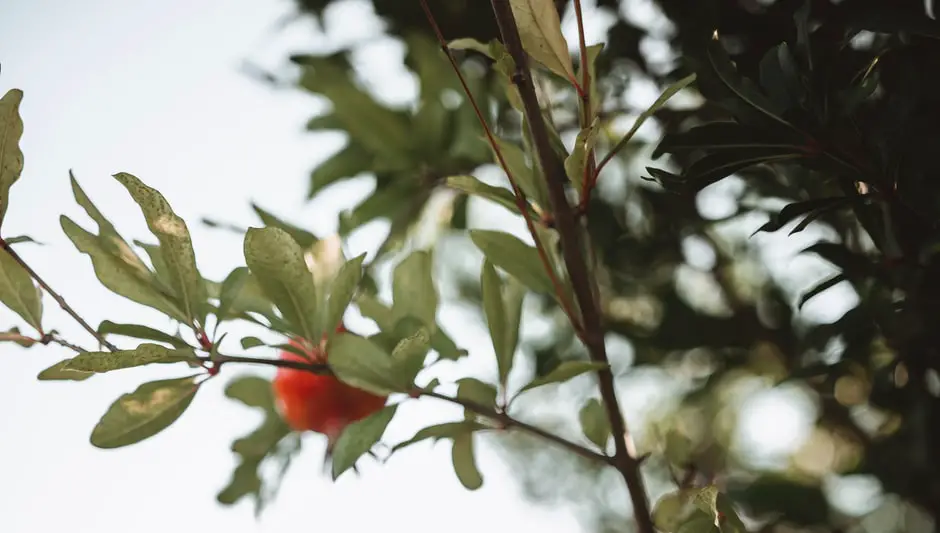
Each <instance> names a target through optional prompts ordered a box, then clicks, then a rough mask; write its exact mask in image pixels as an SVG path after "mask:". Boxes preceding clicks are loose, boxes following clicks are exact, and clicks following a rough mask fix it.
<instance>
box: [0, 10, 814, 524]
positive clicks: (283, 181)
mask: <svg viewBox="0 0 940 533" xmlns="http://www.w3.org/2000/svg"><path fill="white" fill-rule="evenodd" d="M367 4H368V3H367V2H351V3H350V5H349V6H347V7H346V8H344V9H338V10H336V11H335V12H333V13H332V14H331V15H332V16H333V17H335V18H334V19H333V20H336V21H338V22H340V23H341V28H342V30H341V31H337V32H334V33H333V34H332V35H330V36H329V39H334V40H335V39H356V38H358V37H362V36H369V35H373V34H374V32H375V29H376V27H375V25H374V20H373V19H372V18H370V16H369V13H368V10H367V9H365V8H364V6H365V5H367ZM290 9H291V5H290V3H289V2H286V1H276V0H200V1H199V2H187V1H185V0H161V1H160V2H155V1H141V2H124V1H120V0H84V1H82V2H74V1H73V2H65V1H61V0H5V1H4V7H3V16H2V17H0V62H2V75H0V92H6V91H7V90H8V89H9V88H12V87H18V88H21V89H23V90H24V91H25V98H24V101H23V105H22V109H21V112H22V114H23V117H24V121H25V124H26V126H25V135H24V138H23V141H22V147H23V150H24V152H25V157H26V169H25V172H24V174H23V177H22V180H21V181H20V182H19V183H17V185H16V186H15V187H14V188H13V191H12V198H13V201H12V205H11V208H10V210H9V214H8V216H7V219H6V221H5V224H4V230H5V231H6V232H9V233H10V234H21V233H27V234H29V235H31V236H32V237H34V238H36V239H37V240H39V241H42V242H44V243H46V246H43V247H39V246H29V245H26V246H21V247H20V248H19V249H20V250H21V253H22V254H23V255H24V256H25V257H26V258H27V260H28V261H29V262H30V263H31V264H32V265H33V266H34V267H35V268H36V269H37V270H38V271H39V272H40V273H41V274H42V275H43V276H44V277H45V278H46V279H47V281H49V282H50V283H51V284H52V285H53V286H54V287H56V288H58V289H59V290H60V292H62V293H63V295H64V296H65V297H66V299H67V300H69V301H70V302H71V303H72V304H73V305H74V306H75V307H77V308H78V309H79V310H80V311H81V313H82V314H83V315H84V316H85V318H86V319H88V320H89V322H91V323H92V324H98V323H99V322H100V321H101V320H103V319H105V318H108V319H112V320H118V321H123V322H136V323H146V324H150V325H154V326H157V327H160V326H161V325H164V324H165V322H163V321H162V320H161V317H160V316H159V315H158V314H156V313H155V312H152V311H149V310H147V309H144V308H142V307H140V306H138V305H136V304H133V303H131V302H129V301H127V300H124V299H122V298H119V297H116V296H114V295H112V294H110V293H108V292H107V291H106V290H105V289H103V288H102V287H101V286H100V285H99V284H98V283H97V281H96V280H95V279H94V274H93V271H92V269H91V265H90V263H89V261H88V260H87V258H86V257H85V256H83V255H80V254H79V253H78V252H77V251H75V249H74V248H73V247H72V246H71V243H69V242H68V240H67V239H66V238H65V236H64V235H63V234H62V231H61V229H60V227H59V222H58V216H59V214H61V213H66V214H68V215H69V216H71V217H73V218H75V219H76V220H77V221H79V223H81V224H87V220H86V219H85V218H84V216H83V213H82V212H81V210H80V208H78V207H77V206H76V205H75V203H74V201H73V199H72V197H71V194H70V191H69V185H68V169H69V168H72V169H74V171H75V173H76V175H77V177H78V178H79V180H80V182H81V183H82V186H83V187H84V188H85V190H86V192H88V193H89V194H90V195H91V197H92V199H93V200H94V201H95V202H96V203H97V204H98V205H99V207H101V208H102V209H103V210H104V211H105V213H106V215H108V216H109V217H110V218H111V219H112V221H115V223H116V224H117V226H118V227H119V229H120V230H121V231H122V232H123V233H124V235H125V236H127V237H131V238H143V239H145V240H147V239H149V240H152V237H149V234H148V232H147V231H146V226H145V225H144V223H143V220H142V218H141V217H140V214H139V211H138V209H137V207H136V205H135V204H133V202H132V201H131V200H130V198H129V197H128V196H127V194H126V192H125V191H124V190H123V188H122V187H120V185H118V184H117V183H116V182H114V180H112V179H111V178H110V177H109V176H110V175H111V174H113V173H115V172H119V171H127V172H130V173H133V174H135V175H137V176H138V177H140V178H141V179H143V180H144V181H145V182H147V183H149V184H151V185H153V186H155V187H157V188H158V189H159V190H160V191H161V192H163V194H164V195H165V196H166V197H167V198H168V199H169V200H170V202H171V203H172V205H173V206H174V208H175V209H176V211H177V212H178V213H179V214H180V215H181V216H182V217H184V218H185V219H186V220H187V221H188V222H189V226H190V230H191V232H192V234H193V239H194V241H195V248H196V251H197V255H198V260H199V265H200V267H201V269H202V271H203V274H204V275H206V276H208V277H211V278H214V279H221V278H222V277H223V276H224V275H225V274H226V273H228V271H230V270H231V268H233V267H234V266H237V265H241V264H243V260H242V257H241V241H240V239H239V238H238V237H237V236H234V235H230V234H228V233H225V232H221V231H213V230H209V229H206V228H205V227H203V226H202V225H201V224H199V223H198V220H199V219H200V217H202V216H211V217H213V218H217V219H224V220H229V221H232V222H234V223H236V224H239V225H250V224H255V223H256V220H255V218H254V216H253V214H252V213H251V211H250V209H249V206H248V203H249V201H250V200H255V201H257V202H259V203H260V204H261V205H262V206H265V207H267V208H270V209H272V210H275V211H276V212H278V213H279V214H281V215H283V216H286V217H289V218H291V219H292V220H294V221H296V222H298V223H300V224H302V225H305V226H307V227H309V228H311V229H313V230H314V231H316V232H318V233H320V234H325V233H326V232H328V231H330V230H331V229H332V228H333V227H334V224H335V220H336V217H335V215H336V212H337V206H338V205H339V206H345V205H349V203H350V201H354V200H355V197H356V196H357V195H361V194H362V192H363V191H362V190H361V188H355V187H353V188H349V189H345V190H338V191H333V192H332V193H331V194H330V195H328V196H324V198H321V200H320V201H318V202H317V203H315V204H307V203H305V201H304V199H303V198H304V195H305V192H306V187H307V175H308V173H309V171H310V169H311V168H312V167H313V165H314V164H315V163H316V162H318V161H320V160H322V159H324V158H325V157H326V156H327V155H328V154H329V152H331V151H332V150H334V149H335V148H337V147H338V144H337V142H333V141H338V139H325V140H324V138H323V137H315V136H311V135H308V134H305V133H304V132H303V124H304V123H305V121H306V120H307V119H308V118H309V117H310V116H311V115H312V114H313V113H314V112H315V111H316V109H318V108H319V105H320V104H319V103H318V102H316V101H315V100H314V99H313V98H310V97H308V96H305V95H302V94H298V93H294V92H274V91H272V90H271V89H269V88H267V87H265V86H262V85H260V84H258V83H257V82H255V81H253V80H251V79H249V78H247V77H245V76H244V75H242V74H240V73H239V72H238V66H239V64H240V63H241V61H242V60H244V59H253V60H254V61H256V62H258V63H261V64H266V65H272V66H273V65H277V64H279V63H280V62H281V61H282V60H283V59H284V58H285V57H286V55H287V53H289V52H293V51H298V50H305V49H307V50H312V49H316V47H318V46H323V45H324V44H325V43H326V42H327V41H326V40H325V39H323V38H319V39H317V38H315V36H314V32H313V31H311V28H310V26H309V25H308V24H307V23H300V24H297V25H295V26H292V27H291V28H289V29H288V30H286V31H284V32H281V33H278V34H272V33H271V32H272V26H273V24H274V23H275V22H276V21H277V20H278V19H279V18H280V17H281V16H282V15H284V14H285V13H288V12H289V11H290ZM333 42H335V41H333ZM396 53H399V52H398V51H397V50H396V49H395V47H394V46H392V47H389V46H388V45H387V43H385V44H383V43H377V44H375V45H373V46H370V47H369V48H368V49H366V50H365V51H364V53H363V54H361V56H360V59H361V60H362V61H364V62H366V63H367V64H368V65H369V68H370V70H371V72H372V73H373V74H374V75H375V76H378V77H379V78H380V79H382V80H383V95H384V96H385V97H387V98H389V99H402V98H407V97H408V95H409V94H411V91H412V90H413V87H412V86H411V85H410V81H409V80H408V79H407V78H401V76H400V74H396V72H395V69H397V68H398V66H397V65H398V63H397V61H398V56H395V54H396ZM390 58H392V59H394V60H390ZM396 76H397V77H396ZM375 237H376V235H375V233H372V234H371V235H365V236H363V237H362V238H361V239H358V240H357V241H354V242H352V243H350V247H351V248H352V251H353V252H354V253H358V252H359V251H362V250H365V249H367V248H368V247H369V246H370V245H371V244H372V243H373V242H374V240H375ZM46 308H47V309H46V319H45V322H46V323H47V324H49V325H54V327H56V328H58V329H59V330H60V331H61V332H63V333H64V334H65V336H66V337H67V338H71V339H80V340H81V342H84V343H85V344H90V343H88V341H87V337H85V336H83V334H82V332H81V330H80V329H79V328H78V327H76V326H75V325H74V324H73V323H72V322H71V321H70V320H69V319H68V317H67V316H66V315H64V313H63V312H61V311H60V310H59V309H58V308H57V307H55V305H54V303H53V302H51V300H47V301H46ZM12 320H14V317H13V315H12V314H11V313H10V312H9V311H7V310H5V309H3V310H0V326H3V328H4V329H5V328H6V327H7V326H6V324H7V323H10V322H11V321H12ZM446 320H447V319H446V318H445V321H446ZM463 324H464V326H462V327H461V328H459V329H457V328H449V329H450V330H451V331H452V334H453V336H454V337H455V340H456V341H457V342H458V343H459V344H461V345H462V346H464V347H466V348H469V349H471V351H472V352H473V353H475V354H477V353H481V354H482V356H483V357H487V356H489V353H490V352H489V350H490V348H489V346H488V343H487V344H480V343H479V341H478V339H480V338H486V337H485V332H484V331H483V330H482V329H481V326H480V325H478V324H468V323H467V322H463ZM233 337H235V335H233ZM0 354H2V355H0V479H2V480H3V483H2V484H0V530H3V531H8V532H11V533H34V532H39V531H68V532H70V533H84V532H95V533H118V532H121V533H124V532H126V531H133V532H135V533H149V532H154V533H156V532H160V533H163V532H165V531H168V530H174V531H226V532H227V533H247V532H256V531H258V532H260V531H279V532H280V531H298V530H304V531H306V530H310V531H318V530H333V529H334V528H343V529H342V530H343V531H378V530H381V531H391V532H398V531H408V532H409V533H421V532H431V531H439V530H441V529H446V530H447V531H451V532H454V533H461V532H468V533H469V532H474V533H476V532H478V531H491V532H501V531H518V530H520V529H521V528H523V527H524V528H525V529H530V528H531V529H533V530H538V531H542V532H545V533H552V532H561V531H565V532H571V531H578V530H579V529H580V528H579V526H578V524H577V522H576V521H575V519H574V517H573V516H572V515H571V514H570V513H569V512H568V511H567V510H566V509H564V508H561V507H533V506H532V505H530V504H528V503H526V502H524V501H523V500H522V499H521V497H520V495H519V493H518V490H517V488H516V487H515V485H514V484H513V483H512V482H511V480H510V479H508V477H507V475H508V474H507V471H506V469H505V467H503V466H502V465H501V463H500V462H499V461H498V460H497V459H496V458H495V456H494V455H493V454H492V453H491V452H489V451H487V450H486V449H483V450H482V451H481V453H480V456H481V457H480V464H481V467H482V470H483V474H484V477H485V480H486V481H485V484H484V488H483V489H482V490H480V491H478V492H476V493H469V492H467V491H465V490H464V489H463V488H462V487H461V486H460V485H459V483H458V482H457V480H456V478H455V477H454V474H453V472H452V470H451V467H450V457H449V449H448V447H447V446H446V445H441V446H438V447H436V448H434V449H433V451H432V450H431V449H430V448H429V447H428V446H415V447H413V448H412V449H410V450H408V451H406V452H402V453H401V454H399V455H396V457H395V458H394V459H393V460H392V461H391V462H389V463H388V464H386V465H384V466H375V465H372V464H368V463H367V464H365V465H363V468H362V470H363V476H362V477H361V478H356V477H354V476H344V478H342V479H341V480H340V482H338V483H336V484H332V483H331V482H330V481H329V480H328V479H326V478H324V477H322V476H321V474H320V462H319V461H320V457H321V456H320V453H321V448H322V444H323V443H322V440H321V439H318V438H317V437H311V438H308V439H307V443H308V447H307V450H308V452H309V453H306V454H304V455H303V456H302V457H301V458H300V459H299V460H298V461H297V462H296V463H295V465H294V466H293V468H292V470H291V472H290V474H289V475H288V477H287V479H286V481H285V483H284V485H283V488H282V491H281V494H280V497H279V499H278V501H277V502H276V503H275V504H274V505H273V506H272V507H270V508H269V510H268V511H267V512H266V514H264V515H263V517H262V520H261V521H260V522H258V521H255V519H254V518H253V515H252V509H251V506H250V505H249V504H248V503H247V502H243V503H242V504H241V505H239V506H237V507H236V508H225V507H220V506H218V505H216V503H215V500H214V497H215V494H216V492H217V491H218V489H219V488H220V487H222V486H223V485H224V484H225V483H226V482H227V480H228V476H229V474H230V472H231V470H232V468H233V465H234V459H233V457H232V455H231V454H230V452H229V451H228V447H229V445H230V443H231V441H232V440H233V439H234V438H236V437H238V436H240V435H242V434H243V433H245V432H247V431H248V430H250V429H251V428H253V427H254V425H255V424H256V422H257V419H256V416H255V415H254V414H253V413H251V412H250V411H248V410H246V409H243V408H241V407H240V406H239V405H236V404H234V403H232V402H230V401H229V400H226V399H225V398H224V397H222V394H221V390H222V385H223V382H222V381H219V382H217V383H212V384H211V385H209V386H207V387H204V390H202V391H201V392H200V394H199V396H198V397H197V398H196V401H195V402H194V404H193V406H192V407H191V408H190V409H189V411H188V412H187V413H186V414H185V416H183V418H182V419H181V420H180V421H179V422H178V423H176V424H174V426H173V427H172V428H170V429H169V430H167V431H166V432H165V433H163V434H160V435H159V436H157V437H155V438H153V439H150V440H148V441H146V442H144V443H141V444H139V445H135V446H132V447H129V448H125V449H120V450H116V451H102V450H98V449H95V448H93V447H91V445H90V444H88V435H89V433H90V430H91V428H92V427H93V426H94V424H95V422H96V421H97V419H98V417H99V416H100V415H101V413H103V412H104V410H105V409H106V408H107V406H108V405H109V404H110V403H111V402H112V401H113V400H114V399H115V398H116V397H117V396H119V395H120V394H122V393H124V392H127V391H130V390H133V389H134V388H136V386H137V385H138V384H139V383H141V382H143V381H149V380H151V379H158V378H160V377H169V376H176V375H180V370H179V369H176V368H174V369H170V370H164V369H156V370H155V369H152V368H146V369H139V370H132V371H126V372H122V373H119V374H115V375H107V376H99V377H98V378H95V379H94V380H93V381H89V382H84V383H40V382H37V381H36V380H35V376H36V374H37V373H38V372H39V371H40V370H41V369H42V368H44V367H46V366H48V365H50V364H51V363H53V362H55V361H57V360H59V359H62V358H64V357H66V356H68V353H67V352H66V351H65V350H63V349H60V348H55V347H47V348H40V349H33V350H30V351H26V350H20V349H18V348H17V347H14V346H10V345H5V346H4V347H3V350H2V352H0ZM229 371H230V370H229ZM242 371H245V370H242ZM399 413H400V416H399V419H396V421H395V423H393V425H392V426H391V427H390V429H389V434H388V437H389V439H390V440H393V441H394V440H398V439H401V438H405V437H407V436H409V434H410V432H411V431H413V430H414V429H415V428H416V427H419V426H418V424H421V423H422V422H423V423H425V424H427V423H428V422H429V421H431V420H432V419H441V418H447V417H451V416H453V415H455V414H456V413H455V411H454V410H453V409H451V408H450V407H449V406H441V405H435V404H424V403H422V404H419V405H409V407H407V408H406V409H402V410H400V411H399ZM791 418H792V417H791ZM797 425H798V424H797ZM777 426H778V429H779V428H780V426H781V419H777ZM793 427H795V426H794V425H793V424H790V425H789V426H787V425H786V424H783V428H782V429H783V430H787V428H793ZM780 439H781V437H777V438H776V440H774V436H773V435H771V436H769V437H767V440H765V441H766V442H771V441H773V442H777V443H779V442H780Z"/></svg>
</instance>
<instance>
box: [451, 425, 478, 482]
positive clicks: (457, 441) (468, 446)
mask: <svg viewBox="0 0 940 533" xmlns="http://www.w3.org/2000/svg"><path fill="white" fill-rule="evenodd" d="M451 454H452V455H451V457H452V459H453V463H454V473H456V474H457V479H458V480H460V484H461V485H463V486H464V487H466V488H467V489H468V490H477V489H479V488H480V487H482V486H483V476H481V475H480V470H479V469H478V468H477V462H476V457H474V454H473V433H462V434H460V435H457V436H456V437H454V447H453V449H452V450H451Z"/></svg>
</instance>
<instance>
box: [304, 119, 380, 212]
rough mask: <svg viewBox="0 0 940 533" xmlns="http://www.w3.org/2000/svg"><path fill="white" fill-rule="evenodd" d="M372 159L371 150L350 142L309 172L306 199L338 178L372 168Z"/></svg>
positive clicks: (347, 176)
mask: <svg viewBox="0 0 940 533" xmlns="http://www.w3.org/2000/svg"><path fill="white" fill-rule="evenodd" d="M337 121H338V119H337ZM374 159H375V156H374V155H373V153H372V152H370V151H369V150H367V149H366V148H363V147H362V146H361V145H359V144H357V143H354V142H350V143H349V144H348V145H347V146H346V147H345V148H343V149H342V150H340V151H339V152H336V153H335V154H333V155H332V156H330V157H329V158H327V159H326V160H325V161H323V162H322V163H320V164H318V165H317V166H316V167H315V168H314V169H313V171H312V172H310V189H309V190H308V191H307V199H308V200H310V199H312V198H313V197H315V196H316V195H317V194H319V193H320V191H322V190H323V189H325V188H327V187H329V186H330V185H333V184H334V183H336V182H338V181H340V180H343V179H346V178H352V177H353V176H355V175H357V174H360V173H363V172H368V171H370V170H372V162H373V160H374Z"/></svg>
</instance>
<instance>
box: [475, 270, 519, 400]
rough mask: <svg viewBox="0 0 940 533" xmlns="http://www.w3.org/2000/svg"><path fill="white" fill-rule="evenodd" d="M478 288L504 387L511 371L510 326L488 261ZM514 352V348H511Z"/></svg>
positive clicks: (496, 274)
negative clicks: (481, 292)
mask: <svg viewBox="0 0 940 533" xmlns="http://www.w3.org/2000/svg"><path fill="white" fill-rule="evenodd" d="M480 287H481V288H482V290H483V312H484V315H485V316H484V317H485V319H486V325H487V327H488V328H489V329H490V338H491V340H492V342H493V350H494V351H495V353H496V366H497V368H498V369H499V382H500V383H502V384H503V385H504V386H505V384H506V376H508V375H509V371H510V370H511V369H512V356H513V354H512V352H509V353H506V352H507V350H509V349H510V347H509V346H508V341H509V331H508V329H507V328H508V327H509V326H510V325H511V324H509V322H508V321H507V320H506V302H505V301H504V300H503V283H502V281H501V280H500V278H499V274H498V273H497V272H496V268H495V267H493V264H492V263H490V262H489V261H488V260H485V259H484V260H483V271H482V273H481V275H480ZM517 325H518V324H517ZM512 349H513V350H515V347H512Z"/></svg>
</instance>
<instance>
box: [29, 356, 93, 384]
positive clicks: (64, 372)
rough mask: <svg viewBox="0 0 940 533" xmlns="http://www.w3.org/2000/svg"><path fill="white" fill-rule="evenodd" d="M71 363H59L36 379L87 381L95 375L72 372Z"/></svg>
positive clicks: (65, 361) (66, 360) (68, 360)
mask: <svg viewBox="0 0 940 533" xmlns="http://www.w3.org/2000/svg"><path fill="white" fill-rule="evenodd" d="M71 361H72V360H71V359H65V360H62V361H59V362H58V363H56V364H54V365H52V366H50V367H49V368H47V369H45V370H43V371H42V372H40V373H39V375H38V376H36V378H37V379H38V380H39V381H85V380H86V379H88V378H90V377H91V376H93V375H95V373H94V372H80V371H78V370H72V369H71V368H69V366H68V365H69V362H71Z"/></svg>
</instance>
